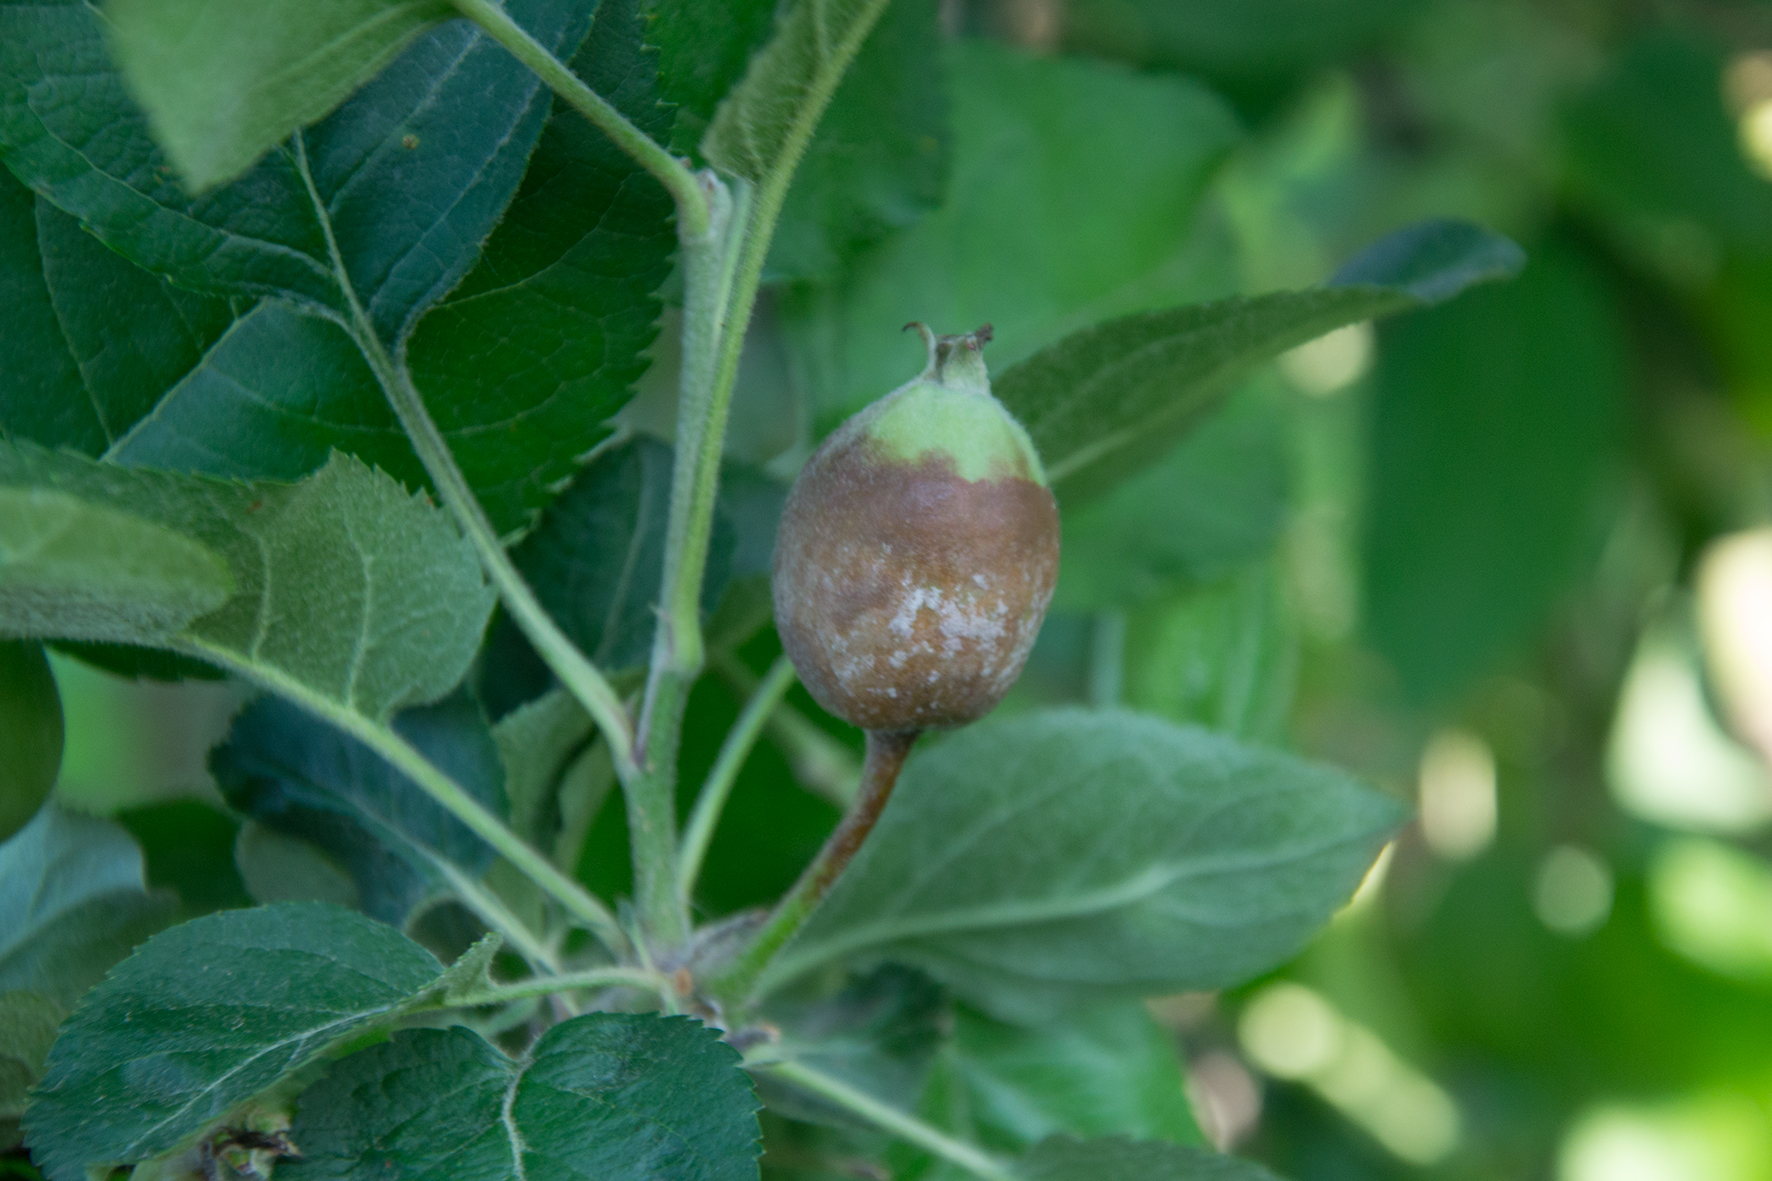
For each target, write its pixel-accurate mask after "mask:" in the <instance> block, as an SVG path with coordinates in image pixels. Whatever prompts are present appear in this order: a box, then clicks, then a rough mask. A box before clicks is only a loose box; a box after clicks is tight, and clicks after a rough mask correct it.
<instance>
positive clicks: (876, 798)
mask: <svg viewBox="0 0 1772 1181" xmlns="http://www.w3.org/2000/svg"><path fill="white" fill-rule="evenodd" d="M919 733H921V731H917V730H910V731H902V732H894V731H885V730H869V731H868V749H867V758H866V759H865V760H864V761H863V763H862V770H861V790H860V791H859V792H857V793H856V796H855V804H854V806H853V807H851V808H850V810H849V812H848V814H847V815H845V816H844V817H843V819H842V820H841V821H840V822H838V824H837V827H836V829H835V830H834V831H833V832H832V833H831V835H830V836H829V837H828V838H827V839H826V840H825V843H824V848H822V849H820V850H819V851H818V856H816V857H814V858H813V859H812V863H811V864H810V865H808V866H807V867H806V869H805V872H803V873H802V874H801V875H800V880H799V881H797V882H795V883H794V888H793V889H791V890H789V891H788V892H787V893H786V894H785V895H783V896H782V899H781V901H780V902H778V903H776V906H775V910H774V911H772V912H771V913H770V915H769V919H768V921H767V922H765V923H764V924H763V926H762V927H760V928H758V930H757V933H756V934H755V935H754V936H752V937H751V941H750V943H749V944H747V945H746V947H745V949H744V950H743V951H741V952H740V953H739V954H738V957H737V958H736V959H734V960H733V961H732V963H731V964H729V965H727V967H726V968H725V969H723V970H722V971H720V972H719V973H717V974H716V975H715V976H714V978H713V979H712V980H710V981H709V982H708V989H707V990H708V992H709V993H710V994H711V995H712V996H714V997H715V998H716V999H717V1000H719V1001H720V1002H721V1004H723V1005H725V1006H727V1007H731V1006H733V1005H739V1006H742V1005H744V1004H745V1003H746V1002H747V1001H749V1000H750V999H751V997H750V993H751V990H752V989H753V988H754V987H755V986H756V983H757V980H758V979H759V978H760V977H761V976H762V975H763V971H764V969H766V968H767V967H768V966H769V961H770V960H772V959H774V958H775V953H776V952H778V951H780V950H781V949H782V947H783V946H784V945H785V944H786V943H787V941H788V940H789V939H791V938H793V936H794V932H796V931H798V930H799V929H800V927H801V926H802V925H803V924H804V923H805V922H806V920H807V919H808V918H810V917H811V915H812V912H813V911H814V910H816V909H818V904H819V903H820V902H823V901H824V896H825V895H826V894H828V893H830V889H831V885H832V883H834V882H835V881H836V880H837V877H838V875H839V874H841V873H842V872H843V870H844V868H845V867H846V866H847V865H848V864H849V862H850V860H851V859H852V858H853V857H854V856H855V853H856V850H858V849H860V848H861V843H862V842H863V841H864V840H866V839H867V835H868V833H870V832H872V831H873V830H874V823H875V822H876V821H878V820H879V819H880V813H881V812H883V811H884V810H885V808H886V801H887V800H889V799H891V798H892V789H893V787H895V786H896V785H897V783H898V773H899V771H900V770H901V769H902V768H903V767H904V761H905V757H906V756H907V755H909V754H910V753H911V747H912V746H913V745H914V744H915V743H916V741H917V735H918V734H919Z"/></svg>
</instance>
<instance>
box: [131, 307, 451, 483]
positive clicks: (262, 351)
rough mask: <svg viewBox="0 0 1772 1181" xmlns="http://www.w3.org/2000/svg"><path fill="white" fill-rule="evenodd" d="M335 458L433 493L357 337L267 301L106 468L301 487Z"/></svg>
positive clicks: (171, 389) (186, 375) (142, 421)
mask: <svg viewBox="0 0 1772 1181" xmlns="http://www.w3.org/2000/svg"><path fill="white" fill-rule="evenodd" d="M335 449H336V450H339V451H347V452H349V453H350V454H352V455H355V456H356V457H357V458H358V459H361V460H362V461H363V462H365V463H367V464H370V465H371V466H374V467H379V468H381V469H382V470H383V471H386V472H388V473H389V474H391V475H393V476H394V477H395V478H396V479H398V480H400V481H401V482H402V483H403V484H405V485H406V486H407V487H409V488H418V487H422V486H423V485H424V483H425V474H424V469H423V467H421V466H420V464H419V462H418V457H417V456H416V455H414V454H413V451H412V447H411V445H410V444H408V443H407V441H406V436H405V434H404V433H403V432H402V431H401V430H400V425H399V423H398V422H396V421H395V419H394V414H393V411H392V409H391V408H390V407H389V406H388V403H387V398H386V396H385V395H384V394H383V393H382V390H381V386H380V385H379V384H377V382H376V380H375V375H374V374H373V373H371V372H370V369H369V365H368V364H367V363H366V362H365V361H364V360H363V354H362V353H361V352H359V351H358V349H357V346H356V344H355V343H354V342H353V341H352V340H351V338H350V335H349V334H348V333H347V332H345V330H344V329H343V328H340V327H339V326H338V325H337V324H335V323H333V322H332V321H331V320H325V319H321V318H319V317H317V316H307V315H303V314H302V313H300V312H298V311H297V310H295V309H294V308H292V307H290V306H289V305H288V304H284V303H277V302H274V301H269V300H267V301H266V302H264V303H261V304H260V305H259V306H258V307H256V308H254V309H253V310H252V311H250V312H248V313H247V314H246V315H244V316H242V317H240V319H238V320H236V321H234V323H233V326H232V327H230V328H229V329H228V331H227V332H226V333H225V334H224V335H223V336H222V337H221V339H219V340H217V341H216V342H215V344H214V345H213V346H212V347H211V348H210V349H209V350H208V351H207V352H206V353H204V354H203V355H202V356H201V357H200V358H198V359H197V360H196V361H195V362H194V363H193V364H192V365H191V366H190V368H189V369H187V370H186V371H185V372H183V373H181V374H180V375H179V376H178V377H177V378H176V379H175V380H173V381H172V382H170V383H169V384H167V385H166V386H165V387H163V389H162V390H161V392H160V395H159V400H158V402H156V403H155V404H154V406H153V409H152V410H151V411H149V412H148V413H146V414H145V415H143V416H142V417H140V418H139V419H137V420H135V421H134V423H133V424H132V425H130V426H129V427H128V429H127V430H126V431H125V432H123V433H122V434H121V436H120V437H119V438H118V439H117V440H116V441H115V442H114V443H113V444H112V445H111V447H110V449H109V450H108V451H106V452H105V458H106V459H109V460H112V461H114V462H116V463H122V464H127V465H129V466H130V467H152V468H160V469H163V470H166V471H178V472H193V473H197V474H201V475H205V476H224V477H231V478H235V479H243V480H263V479H272V480H298V479H300V478H301V477H303V476H305V475H308V474H309V473H310V472H313V471H316V470H318V469H319V468H320V467H322V466H324V465H325V463H326V459H327V456H329V455H330V454H331V453H332V451H333V450H335Z"/></svg>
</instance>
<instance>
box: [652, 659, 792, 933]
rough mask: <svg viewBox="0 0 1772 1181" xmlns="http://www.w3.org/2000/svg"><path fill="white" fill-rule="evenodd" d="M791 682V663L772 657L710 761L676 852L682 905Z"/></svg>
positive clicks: (687, 903) (692, 890)
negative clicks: (728, 801)
mask: <svg viewBox="0 0 1772 1181" xmlns="http://www.w3.org/2000/svg"><path fill="white" fill-rule="evenodd" d="M793 683H794V664H793V661H791V660H789V659H788V658H787V657H786V656H778V657H776V660H775V663H774V664H773V665H772V666H770V669H769V673H768V675H767V676H765V677H764V678H763V683H762V684H760V685H758V686H757V690H756V692H754V693H753V694H751V699H750V700H749V701H747V702H745V707H744V710H743V712H742V713H740V714H739V715H738V721H736V722H734V723H733V724H732V729H730V730H728V731H727V732H726V740H725V742H723V743H721V745H720V754H719V757H717V758H716V759H715V760H714V766H713V769H712V770H710V771H709V772H708V778H707V782H706V783H704V784H702V788H701V795H700V796H699V797H697V798H696V801H695V811H694V812H693V813H691V814H690V817H689V824H688V826H687V827H686V828H685V829H684V831H683V846H682V848H681V849H680V850H679V851H678V853H677V894H678V896H679V897H681V898H682V900H683V905H684V906H688V905H689V902H690V899H691V898H692V897H693V896H694V894H695V879H696V878H697V877H698V876H699V875H700V874H701V863H702V860H703V859H704V858H705V857H706V856H707V852H708V844H709V842H711V841H712V840H713V839H714V829H715V827H716V826H718V824H719V823H720V813H721V811H723V810H724V809H725V807H726V798H727V797H728V796H730V795H731V794H732V785H733V783H735V782H736V781H737V780H738V772H739V769H740V768H741V767H743V766H744V762H745V759H746V758H747V757H748V756H749V755H750V753H751V747H753V746H755V745H756V743H757V737H758V735H760V734H761V733H762V732H763V723H764V722H765V721H767V720H768V718H769V715H770V714H772V713H774V712H775V707H776V706H777V705H779V704H781V699H782V696H783V695H784V694H785V693H787V691H788V686H789V685H792V684H793Z"/></svg>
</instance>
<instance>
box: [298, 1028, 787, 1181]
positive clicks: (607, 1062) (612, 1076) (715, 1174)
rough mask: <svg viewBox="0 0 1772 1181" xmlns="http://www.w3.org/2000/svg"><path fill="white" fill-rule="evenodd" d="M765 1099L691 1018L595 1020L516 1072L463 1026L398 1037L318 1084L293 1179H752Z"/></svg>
mask: <svg viewBox="0 0 1772 1181" xmlns="http://www.w3.org/2000/svg"><path fill="white" fill-rule="evenodd" d="M756 1106H757V1104H756V1100H755V1099H754V1098H753V1097H752V1094H751V1087H750V1083H749V1080H747V1079H746V1077H745V1075H744V1072H743V1071H741V1070H740V1069H739V1067H738V1054H737V1053H736V1052H735V1051H734V1050H732V1049H731V1047H729V1046H727V1045H725V1044H724V1043H723V1042H721V1041H720V1040H719V1037H718V1036H717V1035H716V1034H715V1033H714V1032H713V1031H711V1030H708V1029H704V1028H703V1027H701V1026H700V1025H698V1024H696V1023H694V1022H692V1021H690V1020H688V1019H687V1018H683V1017H659V1016H656V1015H654V1014H643V1013H590V1014H587V1015H585V1016H583V1017H575V1018H573V1019H572V1020H570V1021H565V1022H562V1023H561V1024H559V1025H556V1026H554V1027H553V1028H552V1029H550V1030H548V1032H547V1033H545V1034H543V1035H542V1037H541V1040H540V1041H538V1042H537V1043H536V1045H535V1048H534V1049H533V1050H532V1051H531V1053H530V1055H529V1057H528V1059H527V1060H526V1061H525V1062H523V1063H521V1064H519V1063H516V1062H512V1061H511V1060H510V1059H509V1058H507V1057H505V1056H504V1055H503V1054H501V1053H500V1052H499V1051H498V1050H497V1049H495V1048H494V1047H493V1046H491V1045H490V1044H488V1043H487V1042H486V1041H484V1040H483V1039H481V1038H480V1037H478V1036H477V1035H475V1034H472V1033H470V1032H468V1031H467V1030H465V1029H461V1028H459V1027H458V1028H453V1029H441V1030H438V1029H421V1030H411V1031H408V1032H405V1033H400V1034H396V1035H395V1036H394V1038H393V1040H392V1041H389V1042H386V1043H383V1044H382V1045H378V1046H374V1047H371V1048H370V1049H368V1050H365V1051H363V1052H362V1053H359V1054H353V1055H352V1056H350V1057H349V1058H346V1059H345V1060H344V1061H342V1062H340V1063H339V1064H338V1065H336V1066H335V1067H333V1069H332V1071H331V1073H330V1074H328V1075H327V1076H326V1078H325V1079H323V1080H321V1081H320V1082H319V1083H318V1084H316V1085H315V1086H313V1087H311V1088H309V1089H308V1091H307V1092H306V1093H304V1094H303V1096H302V1099H301V1107H300V1110H299V1111H298V1113H297V1115H296V1120H295V1124H294V1126H293V1127H292V1128H291V1129H290V1135H291V1138H292V1139H293V1140H294V1141H295V1142H296V1143H297V1144H298V1145H300V1146H301V1149H302V1154H303V1155H302V1158H301V1159H300V1160H296V1161H290V1162H288V1163H285V1164H283V1165H280V1166H279V1167H278V1170H277V1171H278V1174H279V1175H280V1176H284V1177H287V1178H289V1179H290V1181H322V1179H325V1178H338V1179H339V1181H344V1179H346V1178H356V1177H360V1176H362V1175H363V1170H364V1169H365V1168H372V1169H374V1170H375V1171H376V1172H377V1174H378V1175H380V1176H384V1177H387V1178H388V1179H389V1181H402V1179H406V1178H414V1179H416V1178H424V1177H437V1176H449V1177H451V1178H455V1179H457V1181H516V1179H520V1178H523V1177H526V1176H527V1177H561V1178H565V1177H596V1178H599V1179H607V1181H744V1179H746V1178H755V1177H756V1176H757V1163H756V1157H757V1120H756V1114H755V1112H756Z"/></svg>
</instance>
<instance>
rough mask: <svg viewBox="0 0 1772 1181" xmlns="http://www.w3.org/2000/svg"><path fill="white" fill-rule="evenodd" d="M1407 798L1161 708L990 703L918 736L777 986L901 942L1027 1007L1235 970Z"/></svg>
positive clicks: (999, 1010)
mask: <svg viewBox="0 0 1772 1181" xmlns="http://www.w3.org/2000/svg"><path fill="white" fill-rule="evenodd" d="M1402 815H1403V812H1402V809H1401V808H1400V807H1399V806H1398V805H1397V804H1396V803H1394V802H1393V801H1391V800H1390V799H1389V798H1388V797H1386V796H1383V795H1381V794H1379V793H1378V792H1375V791H1372V790H1371V789H1369V788H1366V787H1363V786H1362V785H1360V784H1358V783H1356V782H1355V781H1353V780H1352V779H1349V778H1348V777H1346V776H1345V775H1343V774H1341V773H1339V772H1337V771H1334V770H1331V769H1329V768H1326V767H1320V766H1315V765H1312V764H1308V763H1304V762H1300V761H1298V760H1296V759H1292V758H1288V757H1286V756H1284V755H1280V754H1277V753H1275V752H1271V751H1267V750H1262V749H1259V748H1255V747H1247V746H1243V745H1241V744H1239V743H1237V742H1234V741H1232V740H1230V739H1228V738H1225V737H1223V736H1220V735H1217V734H1213V733H1211V732H1209V731H1206V730H1200V729H1195V728H1192V727H1184V726H1176V725H1172V724H1169V723H1167V722H1163V721H1159V720H1157V719H1155V718H1151V717H1145V716H1141V715H1137V714H1130V713H1122V712H1118V711H1100V712H1092V711H1085V710H1075V709H1070V710H1050V711H1043V712H1040V713H1035V714H1028V715H1024V716H1022V717H1018V718H1014V719H1010V720H1007V721H1001V722H988V723H984V724H981V725H977V726H974V727H971V728H969V729H967V730H963V731H961V732H959V733H958V734H955V735H953V736H951V737H948V738H946V739H944V740H943V741H942V742H941V743H939V744H938V745H936V746H933V747H931V748H929V749H928V750H927V751H924V752H921V753H920V754H919V755H916V756H913V758H912V760H911V762H910V763H909V765H907V766H906V768H905V771H904V774H903V776H901V778H900V781H899V784H898V788H897V790H896V791H895V792H894V794H893V797H892V800H891V802H890V803H889V804H888V805H887V807H886V811H885V813H884V814H883V815H882V816H881V818H880V822H879V824H878V825H877V826H876V827H875V829H874V831H873V834H872V835H871V836H870V837H869V838H868V840H867V843H866V844H865V845H863V846H862V849H861V851H860V852H859V853H858V854H857V855H856V858H855V860H854V861H852V862H851V863H850V865H849V868H848V870H847V871H846V872H845V873H844V875H843V876H842V877H841V878H840V879H839V880H838V881H837V884H836V886H835V887H834V888H833V889H832V891H831V893H830V895H829V896H828V897H827V898H826V900H825V902H824V904H823V906H821V907H820V908H819V909H818V910H817V911H815V912H814V913H813V916H812V918H811V919H810V920H809V921H808V922H807V924H806V925H805V926H804V927H803V928H801V930H800V933H799V935H798V936H797V937H796V938H795V940H794V941H793V942H791V943H789V944H788V945H787V947H786V948H784V950H783V952H782V954H781V955H780V956H779V957H778V958H777V960H776V961H775V963H774V964H772V965H771V967H770V970H769V971H768V972H767V973H766V975H765V978H764V981H763V985H762V986H763V987H764V988H768V987H771V986H774V985H779V984H781V983H784V982H785V981H787V980H789V979H791V978H792V977H794V976H797V975H799V974H800V973H801V972H804V971H806V970H808V969H810V968H812V967H814V966H816V965H818V964H822V963H828V962H830V961H833V960H841V959H860V960H863V961H877V960H886V959H890V960H893V961H896V962H899V963H907V964H910V965H912V966H915V967H918V968H922V969H923V970H925V971H927V972H929V973H930V974H931V975H933V976H935V977H936V978H937V979H939V980H941V981H942V982H943V983H945V984H947V985H948V986H949V987H950V988H953V989H954V990H955V991H956V992H958V993H959V994H960V995H961V996H962V997H963V998H964V999H966V1000H968V1001H970V1002H971V1003H973V1004H976V1005H979V1006H980V1007H983V1008H985V1009H987V1010H989V1011H991V1012H993V1013H995V1014H997V1015H999V1016H1002V1017H1004V1018H1006V1019H1009V1020H1015V1021H1023V1022H1031V1021H1038V1020H1045V1019H1049V1018H1051V1017H1052V1016H1053V1015H1054V1014H1056V1013H1057V1012H1059V1011H1061V1010H1064V1009H1067V1008H1070V1007H1074V1006H1076V1005H1078V1004H1081V1003H1086V1002H1089V1001H1091V1000H1096V1001H1100V1000H1106V999H1108V998H1110V997H1113V996H1127V995H1139V994H1153V993H1157V992H1172V991H1179V990H1185V989H1194V988H1216V987H1220V986H1223V985H1226V984H1229V983H1232V982H1234V981H1238V980H1244V979H1247V978H1248V977H1250V976H1252V975H1254V974H1256V973H1257V972H1260V971H1262V970H1264V969H1266V968H1268V967H1271V966H1272V965H1273V964H1275V963H1277V962H1279V961H1280V960H1282V959H1284V958H1285V957H1286V956H1288V955H1291V954H1292V953H1293V952H1294V951H1296V950H1297V949H1298V947H1299V946H1301V945H1302V944H1303V942H1304V940H1305V939H1306V938H1308V937H1309V936H1310V934H1311V933H1312V932H1314V931H1315V930H1316V929H1317V927H1318V926H1319V925H1320V924H1321V923H1322V922H1324V921H1325V920H1326V919H1327V918H1328V917H1329V915H1330V914H1331V913H1333V911H1334V909H1335V908H1336V907H1337V906H1339V905H1341V904H1342V903H1343V902H1345V901H1346V900H1347V898H1348V896H1349V895H1350V894H1351V893H1352V892H1353V889H1354V887H1355V886H1356V885H1358V883H1359V881H1360V877H1361V875H1363V874H1364V873H1365V871H1366V869H1367V868H1368V866H1370V864H1371V860H1372V857H1373V856H1374V855H1375V854H1376V853H1377V851H1378V847H1379V845H1380V844H1382V843H1383V841H1384V839H1385V837H1386V836H1387V835H1388V834H1389V833H1390V831H1391V829H1392V828H1393V827H1394V826H1395V825H1396V824H1397V823H1398V822H1399V821H1400V820H1401V818H1402Z"/></svg>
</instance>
